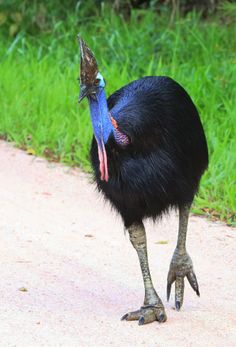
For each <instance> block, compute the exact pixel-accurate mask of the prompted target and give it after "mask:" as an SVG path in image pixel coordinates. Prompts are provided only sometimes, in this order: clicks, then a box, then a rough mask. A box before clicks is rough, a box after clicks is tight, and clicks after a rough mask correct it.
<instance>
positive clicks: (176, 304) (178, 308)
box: [175, 301, 180, 311]
mask: <svg viewBox="0 0 236 347" xmlns="http://www.w3.org/2000/svg"><path fill="white" fill-rule="evenodd" d="M175 308H176V310H177V311H179V310H180V301H176V302H175Z"/></svg>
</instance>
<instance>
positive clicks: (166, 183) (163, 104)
mask: <svg viewBox="0 0 236 347" xmlns="http://www.w3.org/2000/svg"><path fill="white" fill-rule="evenodd" d="M108 108H109V111H110V115H111V116H112V117H113V118H114V119H115V120H116V123H117V126H118V129H119V131H120V132H121V133H123V134H125V135H126V136H128V138H129V139H130V141H129V143H128V144H126V145H120V144H117V142H116V140H115V136H114V134H113V133H111V136H110V137H109V139H108V141H107V143H106V152H107V159H108V172H109V180H108V182H106V181H104V180H101V178H100V171H99V158H98V149H97V143H96V140H95V138H93V141H92V146H91V161H92V165H93V168H94V172H95V177H96V182H97V185H98V188H99V190H101V191H102V192H103V194H104V196H105V197H106V199H108V200H109V201H110V202H111V203H112V205H113V206H114V207H115V208H116V210H117V211H118V212H119V213H120V214H121V216H122V218H123V220H124V223H125V226H126V227H128V226H130V225H131V224H132V223H138V222H141V221H142V220H143V219H144V218H145V217H152V218H156V217H158V216H160V215H161V214H162V213H163V212H165V211H166V210H168V209H169V208H171V207H181V206H184V205H186V204H191V202H192V200H193V198H194V194H195V193H196V191H197V189H198V185H199V181H200V178H201V175H202V174H203V172H204V170H205V169H206V167H207V163H208V154H207V145H206V139H205V135H204V132H203V128H202V125H201V122H200V119H199V115H198V112H197V110H196V107H195V106H194V104H193V102H192V101H191V99H190V97H189V95H188V94H187V93H186V92H185V90H184V89H183V88H182V87H181V86H180V85H179V84H178V83H176V82H175V81H173V80H172V79H171V78H169V77H144V78H141V79H139V80H137V81H134V82H132V83H130V84H128V85H126V86H125V87H123V88H121V89H120V90H118V91H116V92H115V93H114V94H112V95H111V96H110V97H109V98H108Z"/></svg>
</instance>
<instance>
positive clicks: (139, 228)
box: [121, 223, 167, 325]
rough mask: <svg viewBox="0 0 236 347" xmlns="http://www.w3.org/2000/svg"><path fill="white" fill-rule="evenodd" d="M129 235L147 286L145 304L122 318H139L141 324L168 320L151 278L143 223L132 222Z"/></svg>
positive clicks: (145, 286)
mask: <svg viewBox="0 0 236 347" xmlns="http://www.w3.org/2000/svg"><path fill="white" fill-rule="evenodd" d="M128 231H129V237H130V241H131V243H132V245H133V246H134V248H135V249H136V251H137V253H138V257H139V262H140V267H141V270H142V275H143V282H144V288H145V298H144V304H143V306H141V308H140V309H139V310H137V311H134V312H129V313H127V314H125V315H124V316H123V317H122V318H121V319H122V320H138V321H139V325H143V324H147V323H151V322H153V321H155V320H157V321H159V322H165V321H166V318H167V317H166V313H165V309H164V306H163V304H162V302H161V299H160V298H159V296H158V295H157V293H156V291H155V289H154V287H153V284H152V279H151V274H150V271H149V265H148V256H147V241H146V233H145V228H144V225H143V223H140V224H132V225H131V226H130V227H129V228H128Z"/></svg>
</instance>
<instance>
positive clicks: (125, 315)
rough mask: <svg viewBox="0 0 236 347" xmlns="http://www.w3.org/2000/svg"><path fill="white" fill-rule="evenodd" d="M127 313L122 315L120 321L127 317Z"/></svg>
mask: <svg viewBox="0 0 236 347" xmlns="http://www.w3.org/2000/svg"><path fill="white" fill-rule="evenodd" d="M128 315H129V314H128V313H126V314H124V316H123V317H121V319H120V320H126V318H127V317H128Z"/></svg>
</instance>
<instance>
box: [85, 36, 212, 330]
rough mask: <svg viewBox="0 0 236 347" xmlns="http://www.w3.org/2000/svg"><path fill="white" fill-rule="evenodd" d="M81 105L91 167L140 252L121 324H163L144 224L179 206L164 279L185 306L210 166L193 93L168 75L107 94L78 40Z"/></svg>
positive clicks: (88, 52) (88, 53) (194, 281)
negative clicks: (134, 306) (136, 287)
mask: <svg viewBox="0 0 236 347" xmlns="http://www.w3.org/2000/svg"><path fill="white" fill-rule="evenodd" d="M80 51H81V69H80V87H81V93H80V97H79V100H82V99H83V98H84V97H85V96H86V97H87V98H88V102H89V106H90V115H91V120H92V125H93V131H94V137H93V140H92V146H91V162H92V166H93V169H94V175H95V179H96V183H97V186H98V189H99V190H100V191H101V192H102V193H103V194H104V196H105V198H106V199H107V200H108V201H109V202H110V203H111V204H112V205H113V206H114V207H115V209H116V210H117V211H118V212H119V213H120V215H121V217H122V218H123V221H124V225H125V227H126V228H127V230H128V232H129V236H130V241H131V243H132V245H133V246H134V248H135V249H136V251H137V254H138V257H139V262H140V267H141V270H142V275H143V282H144V288H145V297H144V304H143V306H141V308H140V309H139V310H137V311H133V312H130V313H128V314H126V315H125V316H124V317H123V319H125V320H138V321H139V324H146V323H150V322H153V321H155V320H157V321H159V322H165V321H166V318H167V316H166V313H165V309H164V305H163V303H162V301H161V299H160V298H159V296H158V294H157V292H156V290H155V288H154V286H153V283H152V279H151V274H150V271H149V265H148V256H147V244H146V233H145V228H144V225H143V219H144V218H146V217H151V218H154V219H155V218H157V217H159V216H161V215H162V214H163V213H164V212H165V211H167V210H168V209H170V208H172V207H175V208H178V209H179V232H178V241H177V246H176V249H175V251H174V254H173V257H172V260H171V263H170V269H169V272H168V277H167V298H168V299H169V297H170V292H171V285H172V284H173V283H174V282H175V307H176V309H177V310H179V309H180V307H181V306H182V304H183V296H184V278H185V277H186V278H187V279H188V281H189V283H190V285H191V286H192V288H193V289H194V291H195V292H196V294H197V295H200V293H199V287H198V283H197V278H196V275H195V273H194V270H193V263H192V260H191V258H190V256H189V255H188V253H187V251H186V236H187V224H188V216H189V210H190V206H191V203H192V201H193V198H194V195H195V194H196V192H197V189H198V186H199V182H200V179H201V176H202V174H203V172H204V171H205V169H206V168H207V165H208V151H207V143H206V138H205V135H204V131H203V128H202V124H201V121H200V118H199V115H198V112H197V109H196V107H195V106H194V104H193V102H192V100H191V98H190V96H189V95H188V94H187V92H186V91H185V90H184V89H183V88H182V87H181V86H180V85H179V84H178V83H177V82H175V81H174V80H172V79H171V78H169V77H163V76H162V77H155V76H150V77H144V78H141V79H139V80H137V81H134V82H132V83H130V84H128V85H126V86H124V87H123V88H121V89H119V90H118V91H116V92H115V93H114V94H112V95H111V96H110V97H109V98H108V100H107V99H106V95H105V91H104V88H105V81H104V79H103V77H102V75H101V74H100V72H99V70H98V65H97V62H96V59H95V57H94V55H93V53H92V52H91V50H90V49H89V48H88V47H87V45H86V44H85V42H84V41H83V40H82V39H80Z"/></svg>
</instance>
